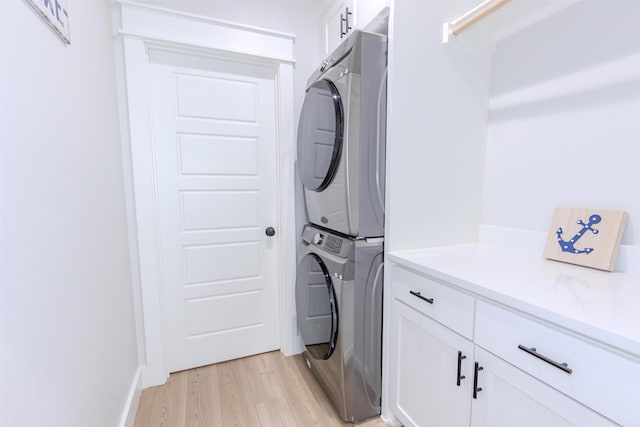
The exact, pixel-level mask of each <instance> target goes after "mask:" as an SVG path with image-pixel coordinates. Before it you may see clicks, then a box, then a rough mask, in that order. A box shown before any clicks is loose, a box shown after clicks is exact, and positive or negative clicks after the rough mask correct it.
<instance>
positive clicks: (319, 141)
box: [297, 80, 344, 191]
mask: <svg viewBox="0 0 640 427" xmlns="http://www.w3.org/2000/svg"><path fill="white" fill-rule="evenodd" d="M343 136H344V113H343V107H342V99H341V98H340V94H339V93H338V89H337V88H336V86H335V85H334V84H333V83H331V82H330V81H328V80H319V81H317V82H315V83H314V84H313V85H311V87H310V88H309V89H308V90H307V94H306V95H305V97H304V103H303V104H302V112H301V113H300V121H299V123H298V141H297V142H298V163H299V172H300V179H301V180H302V184H303V185H304V187H305V188H306V189H308V190H311V191H322V190H324V189H325V188H327V187H328V186H329V184H331V181H332V180H333V177H334V176H335V174H336V171H337V170H338V165H339V163H340V156H341V154H342V142H343Z"/></svg>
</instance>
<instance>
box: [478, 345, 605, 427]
mask: <svg viewBox="0 0 640 427" xmlns="http://www.w3.org/2000/svg"><path fill="white" fill-rule="evenodd" d="M475 352H476V360H477V361H478V363H479V366H480V367H482V370H480V371H478V387H479V388H481V389H482V390H480V391H478V392H477V398H476V399H473V404H472V410H471V412H472V414H473V416H472V420H471V426H472V427H513V426H518V427H541V426H544V427H569V426H589V427H600V426H615V425H617V424H614V423H613V422H611V421H609V420H608V419H606V418H604V417H602V416H600V415H599V414H597V413H596V412H593V411H592V410H590V409H588V408H587V407H585V406H583V405H581V404H579V403H578V402H576V401H575V400H573V399H571V398H569V397H567V396H566V395H564V394H562V393H560V392H558V391H557V390H555V389H553V388H551V387H549V386H548V385H546V384H544V383H543V382H541V381H539V380H537V379H535V378H534V377H532V376H530V375H528V374H526V373H524V372H523V371H521V370H520V369H517V368H516V367H514V366H513V365H510V364H509V363H507V362H505V361H503V360H502V359H499V358H498V357H496V356H494V355H493V354H491V353H489V352H487V351H485V350H484V349H482V348H480V347H476V349H475Z"/></svg>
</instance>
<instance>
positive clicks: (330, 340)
mask: <svg viewBox="0 0 640 427" xmlns="http://www.w3.org/2000/svg"><path fill="white" fill-rule="evenodd" d="M296 315H297V318H298V330H299V331H300V335H301V337H302V341H303V342H304V345H305V347H306V349H307V352H308V353H309V354H310V355H311V356H312V357H313V358H315V359H328V358H329V357H331V354H332V353H333V350H334V349H335V348H336V343H337V339H338V304H337V301H336V293H335V290H334V288H333V282H332V281H331V277H330V276H329V271H328V270H327V267H326V266H325V264H324V262H323V261H322V259H321V258H320V257H319V256H318V255H316V254H307V255H305V256H304V258H302V260H300V263H299V264H298V272H297V276H296Z"/></svg>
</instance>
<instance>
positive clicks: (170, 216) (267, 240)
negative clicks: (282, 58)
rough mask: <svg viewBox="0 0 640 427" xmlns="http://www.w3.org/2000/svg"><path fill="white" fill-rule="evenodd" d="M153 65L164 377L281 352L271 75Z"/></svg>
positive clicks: (155, 61)
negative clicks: (270, 229) (165, 360)
mask: <svg viewBox="0 0 640 427" xmlns="http://www.w3.org/2000/svg"><path fill="white" fill-rule="evenodd" d="M149 55H150V70H149V72H150V77H151V97H152V99H151V105H152V117H153V138H154V146H155V153H153V155H154V156H155V163H156V182H157V200H158V216H159V218H158V220H159V224H160V236H159V237H160V248H161V257H162V261H163V262H162V277H163V284H162V285H163V289H164V301H165V304H164V310H165V320H166V331H167V336H166V341H167V343H168V344H167V347H168V348H167V355H168V365H169V371H170V372H175V371H180V370H183V369H189V368H193V367H196V366H202V365H207V364H211V363H217V362H220V361H224V360H229V359H234V358H238V357H243V356H247V355H251V354H256V353H261V352H265V351H271V350H274V349H277V348H279V346H280V336H279V334H280V326H279V288H278V281H277V277H278V265H279V260H278V256H279V255H278V250H277V248H278V245H277V240H276V239H278V237H279V236H278V234H277V233H276V235H275V236H273V237H268V236H266V235H265V229H266V228H267V227H270V226H274V227H275V225H276V224H277V215H278V212H277V190H276V188H277V187H276V185H277V178H276V175H277V171H276V160H277V159H276V137H275V124H276V118H275V105H276V104H275V80H274V79H275V73H274V71H273V69H272V68H269V67H262V66H258V65H254V64H246V63H241V62H232V61H228V60H221V59H215V58H210V57H204V56H196V55H187V54H178V53H171V52H165V51H159V50H157V51H156V50H152V51H150V52H149ZM150 155H151V153H150Z"/></svg>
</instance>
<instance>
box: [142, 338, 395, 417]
mask: <svg viewBox="0 0 640 427" xmlns="http://www.w3.org/2000/svg"><path fill="white" fill-rule="evenodd" d="M348 425H353V424H348V423H344V422H342V421H341V420H340V419H339V418H338V415H337V414H336V413H335V411H334V409H333V407H332V406H331V404H330V403H329V401H328V400H327V398H326V397H325V395H324V393H323V392H322V390H321V389H320V387H319V386H318V385H317V383H316V382H315V380H314V379H313V376H312V374H311V372H310V371H309V369H308V368H307V366H306V364H305V361H304V359H303V358H302V356H300V355H298V356H293V357H284V356H283V355H282V354H281V353H280V352H279V351H274V352H271V353H264V354H259V355H256V356H251V357H246V358H243V359H238V360H232V361H229V362H223V363H219V364H217V365H210V366H204V367H202V368H196V369H191V370H188V371H182V372H176V373H173V374H171V376H170V377H169V380H168V381H167V383H166V384H164V385H161V386H158V387H151V388H148V389H146V390H144V391H143V392H142V397H141V399H140V406H139V407H138V413H137V415H136V421H135V427H147V426H153V427H156V426H163V427H196V426H197V427H204V426H207V427H218V426H221V427H231V426H242V427H267V426H273V427H312V426H318V427H330V426H348ZM381 426H385V424H384V423H383V422H382V419H380V418H373V419H370V420H367V421H365V422H362V423H360V424H358V427H381Z"/></svg>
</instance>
